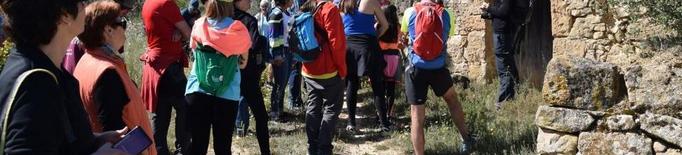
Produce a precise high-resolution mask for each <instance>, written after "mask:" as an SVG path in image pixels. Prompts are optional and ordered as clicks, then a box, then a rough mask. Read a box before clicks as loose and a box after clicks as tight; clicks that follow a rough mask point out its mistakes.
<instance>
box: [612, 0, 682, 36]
mask: <svg viewBox="0 0 682 155" xmlns="http://www.w3.org/2000/svg"><path fill="white" fill-rule="evenodd" d="M609 3H610V4H621V5H624V6H627V8H628V9H629V10H628V11H630V12H641V11H643V10H646V12H642V13H641V14H634V15H633V16H632V18H635V19H637V18H642V17H650V18H651V19H653V21H654V22H655V23H657V24H660V25H665V26H667V27H668V28H670V29H672V30H675V31H677V32H678V34H682V1H680V0H609Z"/></svg>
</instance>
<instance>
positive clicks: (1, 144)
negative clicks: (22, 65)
mask: <svg viewBox="0 0 682 155" xmlns="http://www.w3.org/2000/svg"><path fill="white" fill-rule="evenodd" d="M36 73H44V74H48V75H50V76H51V77H52V80H54V82H55V83H56V84H59V81H58V80H57V76H55V75H54V74H53V73H52V72H50V71H48V70H46V69H42V68H37V69H31V70H28V71H26V72H24V73H21V75H19V77H18V78H17V81H16V82H14V86H13V87H12V90H11V91H10V93H9V96H8V98H7V102H6V103H5V106H4V107H3V108H2V128H1V129H2V135H1V137H0V154H5V144H6V142H7V139H6V138H7V126H8V125H9V123H8V122H9V120H8V119H9V116H10V113H11V112H12V108H13V103H14V99H15V98H16V96H17V91H19V88H21V85H22V84H23V82H24V80H26V78H28V77H29V76H31V75H34V74H36Z"/></svg>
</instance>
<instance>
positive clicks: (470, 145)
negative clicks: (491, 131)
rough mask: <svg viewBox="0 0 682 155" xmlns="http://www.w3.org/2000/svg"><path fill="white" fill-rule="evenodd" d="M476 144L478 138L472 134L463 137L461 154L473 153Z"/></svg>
mask: <svg viewBox="0 0 682 155" xmlns="http://www.w3.org/2000/svg"><path fill="white" fill-rule="evenodd" d="M474 145H476V140H475V139H474V137H473V136H472V135H471V134H469V135H468V136H466V137H465V138H463V142H462V148H460V152H461V154H471V152H472V151H473V150H474Z"/></svg>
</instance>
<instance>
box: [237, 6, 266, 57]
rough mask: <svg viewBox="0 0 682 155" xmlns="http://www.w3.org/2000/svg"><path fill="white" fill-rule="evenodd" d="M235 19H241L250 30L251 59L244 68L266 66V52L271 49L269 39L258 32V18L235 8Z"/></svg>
mask: <svg viewBox="0 0 682 155" xmlns="http://www.w3.org/2000/svg"><path fill="white" fill-rule="evenodd" d="M234 19H235V20H239V21H241V22H242V23H243V24H244V26H246V29H248V30H249V35H250V37H251V48H250V49H249V60H248V62H247V65H246V68H245V69H244V70H251V69H261V68H265V60H264V59H265V53H266V52H267V51H268V49H269V44H268V39H267V38H265V37H264V36H262V35H260V33H258V20H257V19H256V17H253V16H252V15H251V14H249V13H247V12H244V11H242V10H239V9H235V10H234Z"/></svg>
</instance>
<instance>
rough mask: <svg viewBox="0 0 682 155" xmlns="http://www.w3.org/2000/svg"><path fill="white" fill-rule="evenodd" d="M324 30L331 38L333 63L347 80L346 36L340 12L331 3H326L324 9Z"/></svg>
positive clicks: (340, 74)
mask: <svg viewBox="0 0 682 155" xmlns="http://www.w3.org/2000/svg"><path fill="white" fill-rule="evenodd" d="M323 10H324V11H323V18H324V28H325V29H326V30H327V34H328V36H329V43H330V44H331V50H332V61H334V65H335V66H336V69H337V70H338V71H339V76H341V77H342V78H345V77H346V75H347V74H348V69H347V68H346V35H345V34H344V32H343V22H342V21H341V14H339V10H338V9H337V8H336V7H334V6H333V5H332V4H331V3H326V4H325V6H324V9H323Z"/></svg>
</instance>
